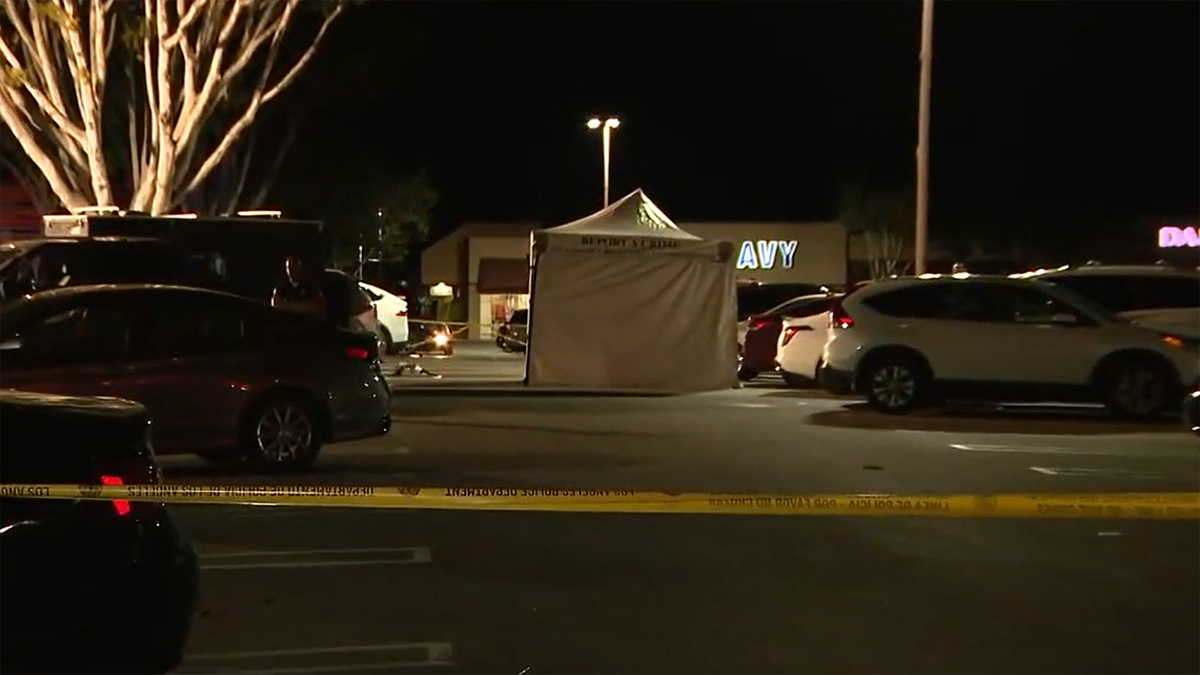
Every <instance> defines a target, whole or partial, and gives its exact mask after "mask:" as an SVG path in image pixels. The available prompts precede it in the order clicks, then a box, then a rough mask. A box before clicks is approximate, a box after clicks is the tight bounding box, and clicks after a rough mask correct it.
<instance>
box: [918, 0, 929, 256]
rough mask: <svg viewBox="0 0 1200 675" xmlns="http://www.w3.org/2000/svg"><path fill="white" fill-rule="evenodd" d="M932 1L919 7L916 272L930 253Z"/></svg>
mask: <svg viewBox="0 0 1200 675" xmlns="http://www.w3.org/2000/svg"><path fill="white" fill-rule="evenodd" d="M932 78H933V0H924V3H923V5H922V9H921V85H920V103H919V104H918V105H919V107H918V109H917V232H916V237H915V246H914V248H915V249H916V250H915V251H914V253H915V257H916V268H917V269H916V272H917V274H924V273H925V263H926V257H927V255H928V252H929V92H930V89H931V87H932V85H933V83H932Z"/></svg>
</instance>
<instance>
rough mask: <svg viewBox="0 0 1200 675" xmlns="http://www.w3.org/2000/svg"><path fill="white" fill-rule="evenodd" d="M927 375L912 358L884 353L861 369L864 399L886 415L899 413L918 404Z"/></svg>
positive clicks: (927, 378) (922, 397) (923, 391)
mask: <svg viewBox="0 0 1200 675" xmlns="http://www.w3.org/2000/svg"><path fill="white" fill-rule="evenodd" d="M928 380H929V377H928V376H927V375H926V374H925V369H924V368H923V367H921V365H920V364H919V363H918V362H917V361H916V359H914V358H910V357H905V356H885V357H883V358H880V359H876V360H874V361H873V362H872V363H870V364H869V365H868V367H867V368H866V370H865V371H864V372H863V379H862V382H863V385H864V386H863V389H864V390H865V393H866V395H867V402H868V403H870V404H871V406H872V407H873V408H875V409H876V410H878V411H880V412H882V413H887V414H889V415H901V414H903V413H906V412H908V411H910V410H912V409H914V408H916V407H918V406H919V405H920V404H921V403H922V401H923V399H924V397H925V394H926V391H925V390H926V388H927V383H928Z"/></svg>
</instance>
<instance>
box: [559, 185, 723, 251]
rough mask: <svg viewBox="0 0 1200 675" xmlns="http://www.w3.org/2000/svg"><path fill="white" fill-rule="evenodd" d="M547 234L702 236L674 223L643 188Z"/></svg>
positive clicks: (664, 237)
mask: <svg viewBox="0 0 1200 675" xmlns="http://www.w3.org/2000/svg"><path fill="white" fill-rule="evenodd" d="M543 232H546V233H547V234H552V235H553V234H575V235H601V236H614V237H657V238H661V239H687V240H691V241H700V240H701V238H700V237H697V236H695V235H694V234H691V233H689V232H686V231H684V230H682V229H680V228H679V226H678V225H676V224H675V223H673V222H671V219H670V218H668V217H667V216H666V214H664V213H663V212H662V211H661V210H660V209H659V208H658V207H657V206H655V205H654V202H652V201H650V198H649V197H647V196H646V194H645V193H644V192H642V191H641V190H640V189H638V190H634V191H633V192H631V193H629V194H628V195H626V196H624V197H622V198H621V199H620V200H618V201H617V202H615V203H613V204H611V205H609V206H608V208H605V209H601V210H600V211H597V212H595V213H593V214H592V215H590V216H587V217H584V218H580V219H579V220H576V221H574V222H570V223H567V224H566V225H559V226H558V227H551V228H547V229H546V230H543Z"/></svg>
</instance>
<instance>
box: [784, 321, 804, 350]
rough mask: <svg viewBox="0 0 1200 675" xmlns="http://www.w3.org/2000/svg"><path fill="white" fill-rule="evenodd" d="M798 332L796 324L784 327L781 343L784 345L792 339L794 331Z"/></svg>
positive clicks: (794, 335)
mask: <svg viewBox="0 0 1200 675" xmlns="http://www.w3.org/2000/svg"><path fill="white" fill-rule="evenodd" d="M799 332H800V329H799V328H797V327H796V326H788V327H787V328H784V329H783V344H784V345H785V346H786V345H787V343H789V342H791V341H792V338H794V337H796V333H799Z"/></svg>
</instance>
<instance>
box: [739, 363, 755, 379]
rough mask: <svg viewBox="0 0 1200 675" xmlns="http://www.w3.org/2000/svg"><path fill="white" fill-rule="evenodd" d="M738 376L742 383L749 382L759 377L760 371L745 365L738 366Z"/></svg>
mask: <svg viewBox="0 0 1200 675" xmlns="http://www.w3.org/2000/svg"><path fill="white" fill-rule="evenodd" d="M737 376H738V379H739V380H741V381H742V382H749V381H750V380H753V379H754V378H756V377H758V371H757V370H755V369H753V368H751V367H750V366H748V365H746V364H745V363H743V364H741V365H740V366H738V371H737Z"/></svg>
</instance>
